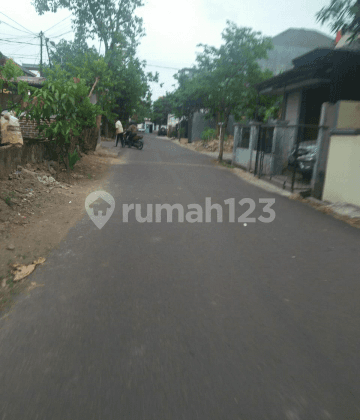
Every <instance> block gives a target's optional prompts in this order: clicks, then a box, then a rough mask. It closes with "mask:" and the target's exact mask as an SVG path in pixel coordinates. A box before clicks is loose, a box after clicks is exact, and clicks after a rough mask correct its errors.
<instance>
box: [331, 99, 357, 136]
mask: <svg viewBox="0 0 360 420" xmlns="http://www.w3.org/2000/svg"><path fill="white" fill-rule="evenodd" d="M336 114H337V115H336V117H337V122H336V128H337V129H339V130H341V129H355V130H356V129H359V128H360V102H358V101H340V102H338V103H337V104H336Z"/></svg>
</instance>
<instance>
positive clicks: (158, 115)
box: [151, 94, 173, 126]
mask: <svg viewBox="0 0 360 420" xmlns="http://www.w3.org/2000/svg"><path fill="white" fill-rule="evenodd" d="M172 109H173V103H172V97H171V95H170V94H166V95H165V96H162V97H161V98H158V99H157V100H156V101H154V103H153V105H152V113H151V120H152V122H153V123H154V124H156V125H160V126H161V125H166V124H167V119H168V115H169V114H172Z"/></svg>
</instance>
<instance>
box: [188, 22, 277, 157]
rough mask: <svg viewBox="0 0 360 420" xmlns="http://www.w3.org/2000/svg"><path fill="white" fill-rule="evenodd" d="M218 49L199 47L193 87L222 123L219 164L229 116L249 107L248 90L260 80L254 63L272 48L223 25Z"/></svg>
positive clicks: (257, 34) (233, 26)
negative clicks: (194, 86) (221, 43)
mask: <svg viewBox="0 0 360 420" xmlns="http://www.w3.org/2000/svg"><path fill="white" fill-rule="evenodd" d="M222 39H223V41H224V43H223V45H221V46H220V47H219V48H216V47H212V46H208V45H203V44H200V45H199V46H200V47H202V48H203V51H202V52H201V53H199V54H198V55H197V59H196V61H197V73H198V75H199V76H198V77H197V78H196V79H197V84H198V86H199V87H198V89H199V90H200V92H202V95H201V97H202V98H203V103H204V105H205V106H204V107H205V108H206V109H208V110H210V112H211V113H212V114H216V115H218V118H219V119H220V120H221V121H223V122H224V124H223V129H222V130H221V138H220V152H219V158H218V159H219V160H220V161H221V160H222V156H223V145H224V133H225V131H226V128H227V125H228V121H229V116H230V114H231V113H232V112H233V111H234V110H236V111H237V112H238V113H239V112H244V111H245V110H246V108H247V107H248V106H249V103H253V102H254V101H253V97H254V94H255V91H254V88H252V87H251V86H252V85H253V84H255V83H258V82H260V81H261V80H263V77H264V73H263V72H262V71H261V69H260V66H259V64H258V60H259V59H262V58H267V51H268V50H270V49H271V48H272V42H271V39H270V38H268V37H263V36H262V35H261V33H260V32H253V31H252V30H251V29H250V28H244V27H238V26H236V24H235V23H232V22H230V21H227V27H226V28H225V30H224V31H223V33H222Z"/></svg>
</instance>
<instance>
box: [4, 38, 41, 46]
mask: <svg viewBox="0 0 360 420" xmlns="http://www.w3.org/2000/svg"><path fill="white" fill-rule="evenodd" d="M0 41H2V42H8V43H14V44H26V45H36V46H37V45H38V44H31V43H30V42H22V41H10V40H8V39H0Z"/></svg>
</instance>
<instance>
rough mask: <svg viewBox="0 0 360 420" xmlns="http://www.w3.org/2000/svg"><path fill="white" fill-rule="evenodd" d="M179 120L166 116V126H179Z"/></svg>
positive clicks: (172, 116) (173, 116)
mask: <svg viewBox="0 0 360 420" xmlns="http://www.w3.org/2000/svg"><path fill="white" fill-rule="evenodd" d="M179 121H180V120H179V118H176V117H175V115H171V114H169V115H168V120H167V126H168V127H170V126H171V127H175V126H176V124H179Z"/></svg>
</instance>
